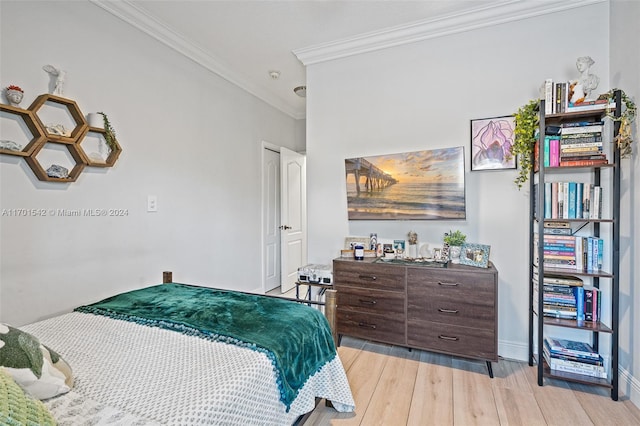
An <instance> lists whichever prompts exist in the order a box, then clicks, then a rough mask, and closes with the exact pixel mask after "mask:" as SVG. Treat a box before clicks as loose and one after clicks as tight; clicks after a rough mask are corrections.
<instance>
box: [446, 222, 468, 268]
mask: <svg viewBox="0 0 640 426" xmlns="http://www.w3.org/2000/svg"><path fill="white" fill-rule="evenodd" d="M466 240H467V236H466V235H465V234H463V233H462V232H460V231H459V230H455V231H449V232H448V233H446V234H444V243H445V244H447V245H448V246H449V259H450V260H451V263H458V262H460V252H461V250H462V245H463V244H464V242H465V241H466Z"/></svg>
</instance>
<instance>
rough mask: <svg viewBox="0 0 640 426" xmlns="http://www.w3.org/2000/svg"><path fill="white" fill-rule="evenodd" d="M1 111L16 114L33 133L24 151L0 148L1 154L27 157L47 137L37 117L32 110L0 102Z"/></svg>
mask: <svg viewBox="0 0 640 426" xmlns="http://www.w3.org/2000/svg"><path fill="white" fill-rule="evenodd" d="M0 111H4V112H5V113H6V114H8V115H14V116H15V118H16V120H22V121H23V122H24V124H25V126H26V127H27V129H29V132H30V133H31V140H30V141H29V142H28V143H27V144H26V145H25V146H24V147H22V151H12V150H10V149H0V154H8V155H18V156H21V157H27V156H29V155H31V153H32V152H33V150H34V149H35V148H36V146H38V145H40V144H42V143H44V141H45V139H46V138H45V134H44V132H43V131H42V129H41V128H40V126H39V124H38V123H37V122H36V117H35V115H34V114H33V112H32V111H29V110H26V109H22V108H18V107H14V106H11V105H3V104H0Z"/></svg>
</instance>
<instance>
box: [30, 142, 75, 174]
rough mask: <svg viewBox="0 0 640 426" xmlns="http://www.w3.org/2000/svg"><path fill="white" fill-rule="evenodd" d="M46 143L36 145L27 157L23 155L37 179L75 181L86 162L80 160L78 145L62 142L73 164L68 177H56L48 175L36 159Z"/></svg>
mask: <svg viewBox="0 0 640 426" xmlns="http://www.w3.org/2000/svg"><path fill="white" fill-rule="evenodd" d="M52 143H55V142H52ZM46 145H47V144H46V143H43V144H42V145H38V146H37V147H36V149H35V150H34V151H33V153H32V154H31V155H30V156H29V157H25V160H26V161H27V164H28V165H29V167H30V168H31V170H33V173H34V174H35V175H36V177H37V178H38V179H39V180H42V181H46V182H75V181H76V179H78V176H79V175H80V172H82V170H84V167H85V166H86V164H84V162H83V161H82V156H81V155H80V152H79V150H78V146H77V145H70V144H64V146H65V148H67V150H68V151H69V154H71V157H72V158H73V160H74V161H75V165H74V166H73V168H72V169H71V170H70V171H69V177H68V178H56V177H51V176H49V175H48V174H47V172H46V170H45V169H44V167H42V165H41V164H40V161H39V160H38V154H39V153H40V151H42V149H43V148H44V147H46Z"/></svg>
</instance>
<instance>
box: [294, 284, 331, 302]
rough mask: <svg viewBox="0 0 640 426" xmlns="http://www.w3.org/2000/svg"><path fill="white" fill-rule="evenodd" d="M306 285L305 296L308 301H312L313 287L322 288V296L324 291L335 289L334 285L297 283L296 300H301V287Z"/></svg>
mask: <svg viewBox="0 0 640 426" xmlns="http://www.w3.org/2000/svg"><path fill="white" fill-rule="evenodd" d="M301 285H306V286H307V291H306V294H305V295H304V298H305V299H306V300H311V287H320V294H323V293H324V291H325V290H326V289H328V288H333V284H322V283H311V282H300V281H296V299H300V286H301Z"/></svg>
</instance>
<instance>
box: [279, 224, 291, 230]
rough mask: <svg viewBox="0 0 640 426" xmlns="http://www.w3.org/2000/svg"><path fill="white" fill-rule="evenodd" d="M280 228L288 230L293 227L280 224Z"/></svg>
mask: <svg viewBox="0 0 640 426" xmlns="http://www.w3.org/2000/svg"><path fill="white" fill-rule="evenodd" d="M280 229H282V230H284V231H286V230H287V229H291V227H290V226H287V225H280Z"/></svg>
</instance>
